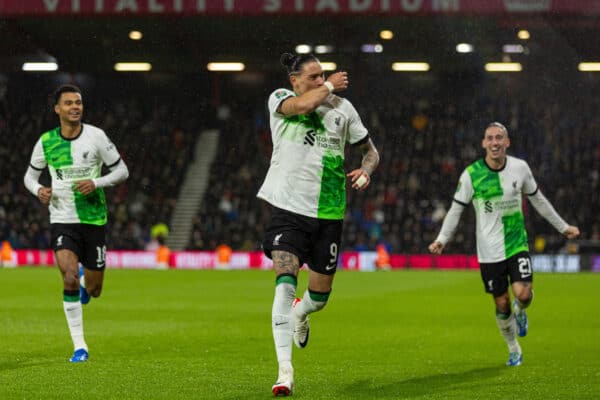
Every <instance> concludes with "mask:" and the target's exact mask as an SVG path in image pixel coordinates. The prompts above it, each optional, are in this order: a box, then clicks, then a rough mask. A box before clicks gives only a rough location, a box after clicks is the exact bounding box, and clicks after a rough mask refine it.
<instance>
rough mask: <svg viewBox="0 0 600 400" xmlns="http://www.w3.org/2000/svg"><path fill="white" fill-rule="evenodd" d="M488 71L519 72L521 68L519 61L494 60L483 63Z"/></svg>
mask: <svg viewBox="0 0 600 400" xmlns="http://www.w3.org/2000/svg"><path fill="white" fill-rule="evenodd" d="M485 70H486V71H488V72H520V71H522V70H523V66H522V65H521V63H516V62H494V63H487V64H485Z"/></svg>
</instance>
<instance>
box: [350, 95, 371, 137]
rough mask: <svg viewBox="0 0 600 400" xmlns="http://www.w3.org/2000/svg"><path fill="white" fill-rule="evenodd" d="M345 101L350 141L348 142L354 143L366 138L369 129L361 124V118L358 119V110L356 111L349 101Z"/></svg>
mask: <svg viewBox="0 0 600 400" xmlns="http://www.w3.org/2000/svg"><path fill="white" fill-rule="evenodd" d="M346 103H347V105H348V111H349V112H348V116H349V118H348V133H349V135H348V141H349V142H350V144H355V143H357V142H360V141H361V140H363V139H364V138H366V137H367V136H368V135H369V131H368V130H367V128H365V126H364V125H363V123H362V120H361V119H360V115H358V111H356V109H355V108H354V106H353V105H352V104H351V103H350V102H349V101H347V102H346Z"/></svg>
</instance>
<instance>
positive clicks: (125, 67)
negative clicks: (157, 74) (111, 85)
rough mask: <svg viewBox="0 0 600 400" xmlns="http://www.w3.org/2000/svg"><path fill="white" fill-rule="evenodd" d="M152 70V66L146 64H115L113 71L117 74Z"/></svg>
mask: <svg viewBox="0 0 600 400" xmlns="http://www.w3.org/2000/svg"><path fill="white" fill-rule="evenodd" d="M151 69H152V64H150V63H147V62H118V63H116V64H115V71H119V72H148V71H150V70H151Z"/></svg>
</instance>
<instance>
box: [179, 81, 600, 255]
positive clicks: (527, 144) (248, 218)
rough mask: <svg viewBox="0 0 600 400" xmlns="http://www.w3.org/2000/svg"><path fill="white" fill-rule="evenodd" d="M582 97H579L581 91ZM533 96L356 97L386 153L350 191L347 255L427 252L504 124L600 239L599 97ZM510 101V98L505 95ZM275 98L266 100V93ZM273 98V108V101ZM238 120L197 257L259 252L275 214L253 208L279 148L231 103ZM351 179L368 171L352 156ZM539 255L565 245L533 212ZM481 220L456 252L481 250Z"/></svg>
mask: <svg viewBox="0 0 600 400" xmlns="http://www.w3.org/2000/svg"><path fill="white" fill-rule="evenodd" d="M573 89H574V88H573ZM555 90H558V91H559V92H560V91H561V90H564V92H561V93H559V94H562V96H561V95H553V96H549V94H550V93H548V92H547V91H546V92H544V91H542V92H538V93H537V94H536V93H535V92H532V91H531V90H528V88H527V87H524V88H520V90H519V88H511V87H509V88H506V87H500V88H494V87H491V88H488V89H487V90H485V91H482V92H481V93H477V94H476V95H468V96H462V97H460V96H456V95H455V93H452V92H451V91H447V92H445V93H439V92H438V93H425V94H415V95H409V96H407V95H405V94H402V95H397V96H396V97H394V98H390V97H386V96H372V97H370V98H369V99H368V100H367V99H364V98H362V97H360V95H358V96H357V97H356V98H351V101H352V102H353V104H354V105H355V106H356V107H357V108H358V110H359V113H360V115H361V116H362V118H363V122H364V124H365V125H366V126H367V128H368V129H369V130H370V132H371V135H372V138H373V141H374V142H375V144H376V146H377V148H378V149H379V151H380V155H381V163H380V166H379V168H378V170H377V171H376V172H375V174H374V175H373V177H372V184H371V187H369V188H368V190H367V191H365V192H355V191H353V190H352V189H350V188H349V187H348V191H347V195H348V196H347V197H348V208H347V213H346V221H345V227H344V236H343V241H342V244H343V249H344V250H374V249H375V246H376V245H377V244H379V243H383V244H385V245H387V247H388V248H389V250H391V251H392V252H397V253H424V252H427V244H428V243H430V242H431V241H432V240H433V239H434V238H435V237H436V235H437V232H438V231H439V229H440V227H441V222H442V220H443V217H444V216H445V213H446V211H447V209H448V208H449V206H450V203H451V201H452V196H453V194H454V191H455V188H456V185H457V183H458V178H459V176H460V174H461V172H462V171H463V170H464V168H465V167H466V166H467V165H469V164H470V163H472V162H474V161H475V160H476V159H478V158H481V157H482V156H483V155H484V151H483V149H482V148H481V140H482V138H483V131H484V130H485V127H486V125H487V124H488V123H490V122H492V121H500V122H502V123H504V124H505V125H506V126H507V127H508V129H509V132H510V137H511V141H512V146H511V148H510V149H509V154H512V155H514V156H517V157H521V158H524V159H526V160H527V161H528V162H529V164H530V166H531V168H532V170H533V173H534V176H535V177H536V178H537V181H538V184H539V186H540V188H541V190H542V191H543V193H544V194H545V195H546V196H547V197H548V198H549V199H550V201H551V202H552V203H553V205H554V206H555V208H556V209H557V210H558V211H559V213H560V214H561V215H562V216H563V218H564V219H565V220H567V221H568V222H569V223H571V224H575V225H578V226H579V227H580V228H581V230H582V232H583V235H582V238H583V239H590V240H595V241H599V240H600V216H599V215H598V214H597V213H596V212H595V209H596V206H597V205H598V204H600V187H599V185H600V182H599V180H600V176H599V174H600V135H598V133H597V132H598V130H599V129H600V117H599V116H598V114H597V113H596V112H595V110H597V109H598V106H600V100H599V99H598V98H597V96H593V95H591V94H590V93H587V94H586V93H575V92H577V89H574V90H573V92H574V93H573V95H575V96H576V99H574V98H573V97H572V96H571V94H570V92H569V89H568V88H566V89H565V88H563V89H555ZM507 92H509V93H507ZM267 95H268V93H267ZM267 95H265V98H266V96H267ZM230 107H232V108H234V109H235V112H232V115H235V116H236V117H235V119H231V120H228V121H225V123H224V126H223V130H222V133H221V139H222V140H221V142H220V147H219V155H218V156H217V158H216V161H215V163H214V164H213V168H212V174H211V182H210V187H211V188H212V190H211V191H210V193H208V194H207V195H206V197H205V200H204V202H203V205H202V210H201V212H200V213H199V214H198V215H197V216H196V219H195V222H194V231H193V235H192V238H191V240H190V243H189V246H188V248H189V249H211V248H214V247H215V246H216V244H218V243H229V244H230V245H231V246H232V247H233V248H234V249H243V250H257V249H260V245H261V243H260V241H261V238H262V237H263V232H264V229H265V227H266V224H267V223H268V220H269V207H268V206H267V205H266V204H265V203H264V202H263V201H261V200H259V199H257V198H256V197H255V195H256V193H257V191H258V188H259V186H260V185H261V184H262V181H263V179H264V176H265V174H266V171H267V168H268V164H269V160H270V155H271V138H270V131H269V128H268V115H267V110H266V107H263V108H261V109H256V108H251V107H248V106H247V104H239V103H237V102H232V104H231V105H230ZM346 154H347V157H346V168H347V169H348V170H350V169H352V168H355V167H357V166H359V165H360V154H358V151H357V150H356V149H354V151H352V149H351V148H350V149H349V150H348V151H347V153H346ZM524 210H525V213H526V225H527V230H528V233H529V239H530V242H531V248H532V251H537V252H544V251H549V252H555V251H560V250H561V248H562V247H563V246H564V244H565V240H564V238H562V236H561V235H560V234H558V233H557V232H555V231H554V230H553V228H552V226H551V225H550V224H548V223H547V222H546V221H545V220H543V219H542V218H541V217H540V216H539V215H538V214H537V213H536V212H535V211H534V210H533V208H532V207H531V205H530V204H529V203H527V202H526V201H525V202H524ZM474 230H475V224H474V213H473V212H472V210H467V211H466V212H465V213H464V214H463V218H462V222H461V224H460V226H459V228H458V229H457V232H456V235H455V237H454V239H453V241H452V242H451V244H450V245H449V246H448V247H447V251H448V252H453V253H473V252H474V251H475V232H474Z"/></svg>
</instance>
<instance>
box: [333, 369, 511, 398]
mask: <svg viewBox="0 0 600 400" xmlns="http://www.w3.org/2000/svg"><path fill="white" fill-rule="evenodd" d="M506 368H507V367H505V366H493V367H486V368H479V369H473V370H470V371H462V372H452V373H447V374H436V375H429V376H422V377H419V378H412V379H406V380H398V381H397V382H393V383H387V384H378V383H377V382H373V381H371V380H361V381H357V382H354V383H353V384H351V385H348V386H347V387H346V389H345V390H344V392H343V393H345V394H347V395H348V396H350V397H352V398H363V396H364V398H383V399H401V398H405V399H406V398H412V397H422V396H428V395H429V396H436V398H443V395H444V393H447V392H451V391H452V390H453V389H459V390H460V388H461V387H463V388H466V387H472V386H473V385H475V386H482V385H483V386H487V384H485V380H486V379H488V378H494V377H496V376H498V373H499V372H500V371H505V370H506ZM343 393H342V394H341V395H342V396H343Z"/></svg>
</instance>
